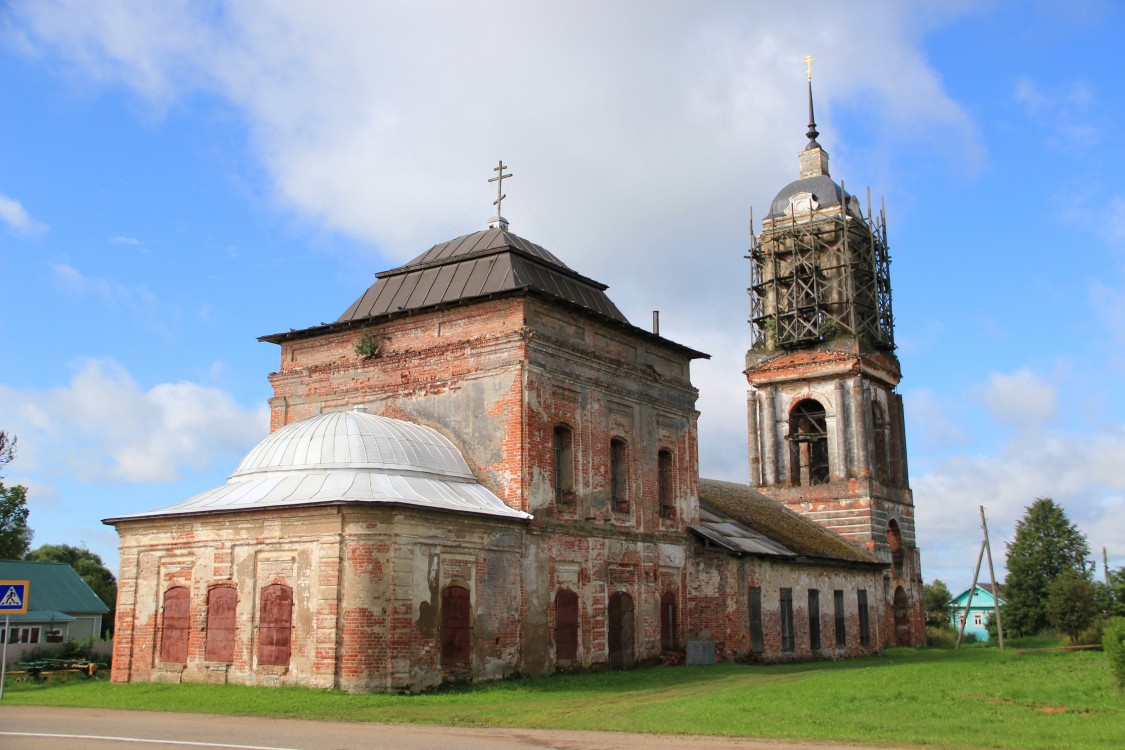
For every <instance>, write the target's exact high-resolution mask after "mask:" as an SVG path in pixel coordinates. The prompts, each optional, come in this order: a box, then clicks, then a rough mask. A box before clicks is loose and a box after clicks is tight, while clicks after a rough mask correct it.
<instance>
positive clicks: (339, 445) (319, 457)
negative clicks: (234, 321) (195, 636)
mask: <svg viewBox="0 0 1125 750" xmlns="http://www.w3.org/2000/svg"><path fill="white" fill-rule="evenodd" d="M334 503H381V504H392V505H411V506H414V507H421V508H428V509H431V510H446V511H461V512H467V513H476V514H480V515H487V516H498V517H503V518H512V519H520V520H527V519H530V518H531V515H530V514H528V513H524V512H523V511H518V510H514V509H512V508H510V507H508V506H507V505H506V504H505V503H504V501H503V500H501V499H500V498H499V497H497V496H496V495H495V494H493V493H492V492H491V491H489V490H488V489H487V488H486V487H483V486H481V485H480V484H478V483H477V481H476V479H475V478H474V477H473V474H472V472H471V471H470V470H469V466H468V464H466V463H465V459H464V457H463V456H462V455H461V452H460V451H459V450H457V448H456V447H455V446H454V445H453V443H451V442H450V441H449V440H448V439H447V438H446V437H445V436H443V435H441V434H440V433H438V432H437V431H436V430H433V429H431V428H429V427H425V426H423V425H419V424H413V423H410V422H404V421H402V420H399V419H391V418H389V417H382V416H376V415H374V414H367V413H366V410H363V409H362V407H357V408H356V410H354V411H346V412H327V413H325V414H319V415H317V416H314V417H309V418H308V419H302V420H301V421H299V422H294V423H292V424H289V425H286V426H285V427H282V428H281V429H279V430H277V431H275V432H273V433H272V434H270V435H269V436H268V437H266V439H265V440H263V441H262V442H261V443H259V444H258V445H257V446H256V447H255V448H254V449H253V450H251V451H250V453H249V454H248V455H247V456H246V458H244V459H243V460H242V463H241V464H239V466H238V469H237V470H236V471H235V472H234V473H233V474H231V476H230V478H229V479H227V482H226V484H224V485H222V486H220V487H215V488H213V489H210V490H207V491H206V492H202V493H200V494H198V495H196V496H194V497H191V498H188V499H187V500H184V501H183V502H181V503H177V504H175V505H170V506H167V507H165V508H158V509H156V510H152V511H147V512H144V513H134V514H130V515H127V516H119V517H116V518H108V519H106V520H105V521H104V523H110V524H112V523H115V522H117V521H122V520H127V519H134V518H151V517H158V516H173V515H184V514H194V513H216V512H224V511H235V510H261V509H266V508H281V507H294V506H300V505H325V504H334Z"/></svg>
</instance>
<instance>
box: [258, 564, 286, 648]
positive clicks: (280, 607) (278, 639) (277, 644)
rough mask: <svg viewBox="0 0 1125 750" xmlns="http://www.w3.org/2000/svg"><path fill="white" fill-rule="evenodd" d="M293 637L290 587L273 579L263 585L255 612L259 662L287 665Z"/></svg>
mask: <svg viewBox="0 0 1125 750" xmlns="http://www.w3.org/2000/svg"><path fill="white" fill-rule="evenodd" d="M292 637H293V589H291V588H289V587H288V586H286V585H285V584H283V583H274V584H271V585H269V586H266V587H265V588H263V589H262V611H261V614H259V615H258V665H259V666H266V665H269V666H277V667H288V666H289V656H290V644H291V642H292Z"/></svg>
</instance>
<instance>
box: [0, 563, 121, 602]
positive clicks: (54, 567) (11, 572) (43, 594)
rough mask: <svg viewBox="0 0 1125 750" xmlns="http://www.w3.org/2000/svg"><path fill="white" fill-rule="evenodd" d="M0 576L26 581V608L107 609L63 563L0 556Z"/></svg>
mask: <svg viewBox="0 0 1125 750" xmlns="http://www.w3.org/2000/svg"><path fill="white" fill-rule="evenodd" d="M0 580H4V581H27V582H28V602H27V605H28V606H27V608H28V609H29V610H52V609H53V610H58V611H59V612H69V613H72V614H73V613H75V612H78V613H92V614H97V613H105V612H109V607H107V606H106V605H105V603H103V602H102V600H101V599H99V598H98V595H97V594H95V593H94V590H93V589H91V588H90V587H89V586H88V585H87V584H86V582H85V581H83V580H82V577H81V576H80V575H78V573H76V572H75V570H74V568H72V567H70V566H69V565H67V564H66V563H49V562H28V561H27V560H0Z"/></svg>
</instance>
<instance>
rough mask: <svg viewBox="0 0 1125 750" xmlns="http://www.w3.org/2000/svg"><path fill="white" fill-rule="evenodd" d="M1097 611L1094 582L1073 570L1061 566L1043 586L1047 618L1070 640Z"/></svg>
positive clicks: (1092, 619)
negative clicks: (1047, 584)
mask: <svg viewBox="0 0 1125 750" xmlns="http://www.w3.org/2000/svg"><path fill="white" fill-rule="evenodd" d="M1096 614H1097V605H1096V604H1095V603H1094V584H1093V582H1092V581H1090V579H1089V578H1086V577H1084V576H1082V575H1080V574H1079V573H1078V571H1076V570H1064V571H1063V572H1062V573H1060V574H1059V577H1058V578H1056V579H1055V580H1054V581H1052V582H1051V585H1050V586H1048V587H1047V621H1048V622H1050V623H1051V625H1052V626H1053V627H1054V628H1055V629H1056V630H1058V631H1059V632H1060V633H1062V634H1063V635H1065V636H1067V637H1068V638H1070V640H1071V642H1072V643H1075V642H1077V641H1078V636H1080V635H1082V631H1083V630H1085V629H1086V628H1088V627H1090V625H1091V624H1092V623H1093V622H1094V615H1096Z"/></svg>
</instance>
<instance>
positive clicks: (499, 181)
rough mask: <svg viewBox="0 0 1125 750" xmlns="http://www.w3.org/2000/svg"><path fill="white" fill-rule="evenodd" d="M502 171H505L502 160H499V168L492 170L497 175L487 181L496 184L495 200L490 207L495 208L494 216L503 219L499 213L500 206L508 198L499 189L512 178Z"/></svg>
mask: <svg viewBox="0 0 1125 750" xmlns="http://www.w3.org/2000/svg"><path fill="white" fill-rule="evenodd" d="M504 169H505V167H504V160H503V159H501V160H500V166H498V167H493V169H492V171H493V172H499V174H497V175H496V176H495V177H492V178H490V179H489V180H488V181H489V182H495V183H496V200H494V201H492V205H494V206H496V216H497V217H500V218H502V217H503V213H501V211H500V206H501V204H502V203H503V202H504V199H505V198H507V197H508V196H506V195H504V193H503V192H501V188H502V186H503V185H504V180H506V179H508V178H509V177H511V176H512V173H511V172H509V173H508V174H504Z"/></svg>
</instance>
